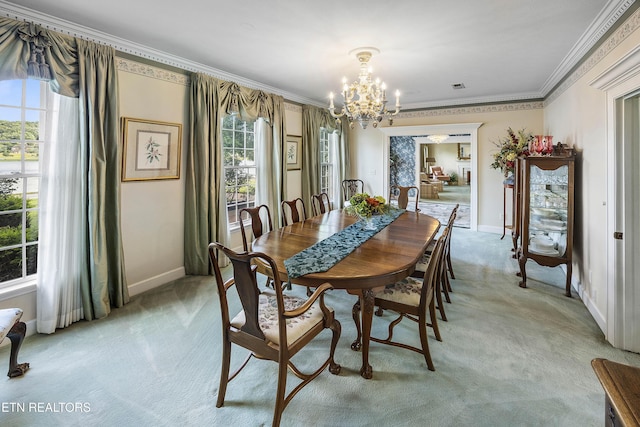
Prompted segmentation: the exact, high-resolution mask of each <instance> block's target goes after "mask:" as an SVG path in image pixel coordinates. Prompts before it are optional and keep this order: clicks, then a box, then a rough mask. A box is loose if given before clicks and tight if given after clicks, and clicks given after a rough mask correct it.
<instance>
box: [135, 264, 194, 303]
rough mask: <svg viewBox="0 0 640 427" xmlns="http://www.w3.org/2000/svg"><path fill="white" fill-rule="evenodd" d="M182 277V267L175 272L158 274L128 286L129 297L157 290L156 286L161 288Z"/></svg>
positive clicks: (183, 273) (183, 274)
mask: <svg viewBox="0 0 640 427" xmlns="http://www.w3.org/2000/svg"><path fill="white" fill-rule="evenodd" d="M184 276H185V272H184V266H183V267H179V268H176V269H175V270H171V271H167V272H165V273H162V274H158V275H157V276H154V277H150V278H148V279H145V280H142V281H141V282H138V283H134V284H132V285H129V296H135V295H139V294H141V293H143V292H146V291H149V290H151V289H154V288H157V287H158V286H162V285H164V284H166V283H169V282H171V281H173V280H176V279H179V278H181V277H184Z"/></svg>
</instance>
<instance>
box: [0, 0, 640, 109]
mask: <svg viewBox="0 0 640 427" xmlns="http://www.w3.org/2000/svg"><path fill="white" fill-rule="evenodd" d="M634 3H635V0H611V1H610V2H608V3H607V4H606V5H605V7H604V8H603V10H602V11H601V12H600V14H599V15H598V16H597V17H596V18H595V19H594V21H593V22H592V23H591V25H590V26H589V28H588V29H587V30H586V31H585V33H584V34H583V35H582V37H581V38H580V40H579V41H578V42H577V43H576V44H575V45H574V47H573V48H572V50H571V52H569V54H567V56H565V58H564V59H563V61H562V62H561V64H560V65H559V66H558V67H557V68H556V69H555V70H554V72H553V73H552V74H551V76H550V77H549V78H548V79H547V80H546V82H545V83H544V85H543V86H542V88H541V89H540V91H538V92H529V93H522V94H515V95H505V96H500V95H496V96H488V97H476V98H467V99H460V100H441V101H433V102H424V103H414V104H409V105H405V106H403V108H404V109H409V110H414V109H415V110H417V109H428V108H446V107H454V106H456V105H470V104H488V103H505V102H506V103H508V102H517V101H526V100H535V99H542V98H545V97H547V96H550V98H554V97H557V96H558V94H559V93H561V92H562V91H563V90H564V89H563V88H566V87H568V86H570V83H572V82H574V81H575V79H576V76H577V75H581V72H580V69H579V70H577V71H576V72H574V73H573V75H571V76H569V73H570V72H571V70H572V69H573V67H575V66H576V64H578V63H579V62H580V61H581V60H582V59H583V58H584V56H585V55H586V54H587V53H588V51H589V50H590V49H592V48H593V46H595V45H596V44H597V43H598V41H599V40H600V38H601V37H602V36H603V35H604V34H605V33H606V32H607V31H608V30H609V29H610V28H611V27H612V26H613V25H614V24H615V22H616V21H617V20H618V19H619V18H620V17H621V16H622V15H623V14H624V13H625V12H626V11H627V10H628V9H629V7H631V5H633V4H634ZM0 15H2V16H6V17H7V18H11V19H15V20H21V21H27V22H32V23H35V24H38V25H41V26H42V27H44V28H47V29H49V30H51V31H57V32H60V33H63V34H67V35H70V36H73V37H78V38H82V39H85V40H89V41H92V42H95V43H98V44H102V45H107V46H111V47H113V48H114V49H115V50H117V51H120V52H125V53H128V54H131V55H134V56H138V57H141V58H146V59H149V60H151V61H155V62H158V63H160V64H166V65H170V66H172V67H176V68H180V69H183V70H186V71H191V72H199V73H203V74H207V75H211V76H213V77H215V78H219V79H221V80H226V81H233V82H235V83H238V84H240V85H242V86H245V87H248V88H251V89H257V90H263V91H265V92H269V93H273V94H276V95H280V96H282V97H283V98H285V99H286V100H290V101H293V102H297V103H299V104H308V105H313V106H316V107H321V108H323V107H325V106H326V105H325V104H324V103H323V102H321V101H318V100H314V99H310V98H306V97H302V96H299V95H296V94H294V93H291V92H287V91H283V90H281V89H278V88H275V87H273V86H269V85H266V84H263V83H260V82H256V81H254V80H249V79H246V78H244V77H241V76H237V75H235V74H231V73H227V72H225V71H222V70H219V69H216V68H213V67H209V66H206V65H203V64H200V63H198V62H194V61H190V60H188V59H185V58H182V57H179V56H175V55H171V54H168V53H166V52H162V51H159V50H157V49H153V48H150V47H147V46H144V45H141V44H138V43H135V42H132V41H129V40H125V39H122V38H119V37H115V36H112V35H109V34H106V33H103V32H101V31H97V30H93V29H91V28H88V27H85V26H82V25H79V24H76V23H73V22H70V21H67V20H64V19H60V18H56V17H52V16H49V15H46V14H43V13H41V12H38V11H35V10H33V9H29V8H26V7H23V6H19V5H16V4H13V3H8V2H6V1H5V0H0ZM634 15H637V13H636V14H634ZM619 32H620V31H616V33H619ZM612 37H613V36H612ZM610 39H611V38H610ZM604 44H606V43H602V45H604ZM600 50H602V48H601V49H600ZM594 55H595V54H594ZM594 55H591V57H592V58H593V57H594ZM132 62H133V61H132ZM136 64H137V63H136ZM136 67H138V71H137V72H139V73H143V71H142V69H143V67H145V66H144V65H143V64H139V66H136ZM130 68H131V67H129V69H127V70H125V71H130ZM584 68H585V67H584V66H582V67H581V69H582V71H583V72H584ZM588 68H591V67H588ZM149 70H151V68H149V69H147V71H149ZM157 70H160V69H157ZM131 72H133V71H131ZM583 72H582V73H583ZM576 73H578V74H576ZM160 74H162V73H159V72H156V71H155V70H153V71H152V72H151V75H148V76H149V77H154V78H160V79H162V80H167V76H164V77H158V76H159V75H160ZM177 75H178V74H176V76H177ZM567 76H569V77H567ZM170 79H171V78H169V80H168V81H171V80H170ZM563 79H565V81H564V82H562V84H561V85H560V86H559V87H557V88H556V89H555V90H553V89H554V87H556V86H557V85H558V84H559V83H560V82H561V81H562V80H563ZM177 80H180V79H179V78H177ZM175 83H179V81H175ZM180 84H182V83H180ZM551 91H553V93H551ZM550 93H551V95H550ZM551 100H552V99H549V101H551ZM546 101H547V100H545V102H546ZM452 109H453V110H457V109H456V108H452ZM447 110H449V109H447ZM401 114H402V113H401Z"/></svg>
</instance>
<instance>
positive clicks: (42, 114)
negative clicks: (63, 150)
mask: <svg viewBox="0 0 640 427" xmlns="http://www.w3.org/2000/svg"><path fill="white" fill-rule="evenodd" d="M14 81H20V80H14ZM21 82H22V84H21V90H22V93H21V99H20V105H9V104H5V103H2V102H1V101H0V107H2V108H3V109H9V110H11V109H17V110H20V122H21V124H20V138H19V139H11V140H0V141H1V142H9V143H12V144H16V146H17V147H19V148H20V153H21V154H20V171H18V172H6V171H4V172H3V171H2V170H0V179H13V178H18V179H19V183H18V191H17V192H15V193H13V194H16V195H19V196H20V197H22V207H21V209H18V210H7V211H2V212H0V215H14V214H21V215H22V224H21V227H22V229H21V238H20V243H18V244H13V245H8V246H4V247H2V248H0V250H2V251H4V250H13V249H20V250H21V258H22V259H21V268H22V272H21V276H20V277H16V278H14V279H10V280H4V281H0V289H3V288H8V287H11V286H15V285H20V284H22V283H27V282H31V281H33V280H34V279H35V277H36V275H37V271H38V269H37V256H38V253H37V248H38V244H39V239H38V238H36V239H35V240H31V241H27V232H28V230H27V216H28V215H29V214H30V213H33V212H36V215H35V216H34V217H32V219H35V221H36V222H37V218H38V216H37V212H38V211H39V204H38V205H37V206H36V207H28V206H27V203H28V196H33V194H31V193H30V191H31V190H33V185H31V186H30V185H29V184H30V183H32V182H33V180H34V179H36V180H37V182H38V184H37V187H36V190H35V191H36V197H38V192H39V189H40V170H41V168H40V167H38V170H37V171H35V172H34V171H30V170H28V169H30V168H28V167H27V164H26V163H27V160H26V156H25V153H26V149H27V146H28V145H33V144H37V145H38V150H37V152H38V161H39V160H40V153H41V152H42V144H43V143H44V142H45V141H44V134H45V123H46V116H47V114H48V111H47V96H48V93H49V89H48V85H47V83H46V82H43V81H40V82H38V81H37V80H31V81H29V80H26V79H25V80H21ZM34 82H35V83H39V106H37V107H35V106H31V105H29V106H28V105H27V104H28V99H27V85H28V83H31V84H32V85H33V84H34ZM28 112H37V113H38V116H39V118H38V139H37V140H27V139H26V135H25V128H26V122H27V121H28V120H27V113H28ZM0 120H5V118H3V117H1V116H0ZM20 181H21V182H20ZM30 187H31V189H30ZM31 227H32V228H33V227H36V229H37V227H38V224H37V223H36V224H31ZM30 248H35V250H33V253H32V254H31V256H32V257H35V262H36V266H35V271H33V272H31V273H29V271H28V268H29V263H28V251H29V250H30Z"/></svg>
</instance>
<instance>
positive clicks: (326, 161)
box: [320, 128, 334, 200]
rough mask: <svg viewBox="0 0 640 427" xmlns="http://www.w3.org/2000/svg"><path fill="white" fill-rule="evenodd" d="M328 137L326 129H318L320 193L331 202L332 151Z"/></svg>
mask: <svg viewBox="0 0 640 427" xmlns="http://www.w3.org/2000/svg"><path fill="white" fill-rule="evenodd" d="M329 136H330V133H329V132H327V130H326V129H324V128H321V129H320V192H321V193H327V195H328V196H329V199H330V200H333V191H334V189H333V156H332V151H333V150H331V142H330V138H329Z"/></svg>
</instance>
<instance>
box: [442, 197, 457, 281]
mask: <svg viewBox="0 0 640 427" xmlns="http://www.w3.org/2000/svg"><path fill="white" fill-rule="evenodd" d="M459 207H460V205H459V204H457V205H456V206H455V207H454V208H453V210H452V211H451V215H450V216H449V222H448V223H447V226H448V227H449V236H448V238H447V241H446V242H445V245H444V256H445V258H446V263H447V269H448V270H449V274H450V275H451V278H452V279H455V278H456V276H455V274H453V266H452V265H451V230H452V228H453V223H454V222H455V220H456V218H457V216H458V208H459ZM447 289H448V290H449V291H450V290H451V283H450V282H449V279H448V278H447Z"/></svg>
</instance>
